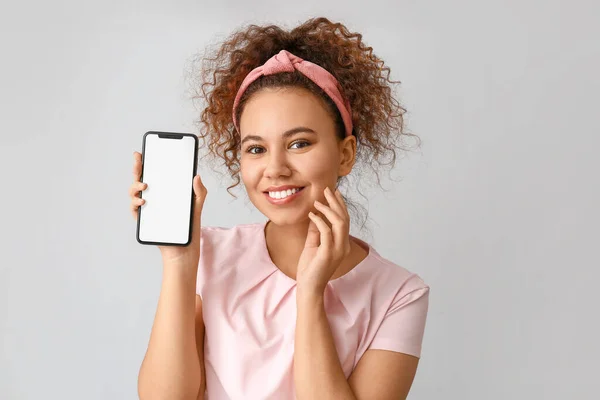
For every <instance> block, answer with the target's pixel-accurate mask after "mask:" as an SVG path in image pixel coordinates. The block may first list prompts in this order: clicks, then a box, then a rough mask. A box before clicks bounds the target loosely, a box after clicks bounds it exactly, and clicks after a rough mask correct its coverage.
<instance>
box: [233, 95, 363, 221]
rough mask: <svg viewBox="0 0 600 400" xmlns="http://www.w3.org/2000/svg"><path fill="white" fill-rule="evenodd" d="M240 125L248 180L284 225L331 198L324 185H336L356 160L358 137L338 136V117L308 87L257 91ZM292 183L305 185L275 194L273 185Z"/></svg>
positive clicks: (251, 191) (255, 197)
mask: <svg viewBox="0 0 600 400" xmlns="http://www.w3.org/2000/svg"><path fill="white" fill-rule="evenodd" d="M239 126H240V131H241V149H240V155H241V156H240V176H241V179H242V182H243V184H244V186H245V188H246V191H247V193H248V197H249V198H250V200H251V201H252V203H253V204H254V205H255V206H256V208H258V209H259V211H261V212H262V213H263V214H264V215H265V216H267V217H268V218H269V219H270V220H272V221H273V222H274V223H276V224H278V225H286V224H295V223H299V222H302V221H307V220H308V212H309V211H313V212H317V211H316V209H315V208H314V201H315V200H319V201H320V202H321V203H324V204H327V201H326V200H325V196H324V194H323V191H324V190H325V188H326V187H330V188H331V189H332V190H335V186H336V181H337V179H338V177H339V176H343V175H347V174H348V173H349V172H350V170H351V168H352V165H353V163H354V155H355V149H356V141H355V138H354V137H353V136H352V137H347V138H346V139H345V140H343V141H340V140H339V139H338V138H336V133H335V125H334V120H333V118H332V117H331V115H330V114H329V113H328V111H327V109H326V108H325V105H324V104H323V102H322V101H321V99H319V98H318V97H317V96H315V95H313V94H312V93H310V92H309V91H308V90H304V89H298V88H286V89H263V90H261V91H260V92H257V93H255V94H254V95H253V96H252V97H251V98H250V99H249V100H248V102H247V103H246V105H245V107H244V110H243V112H242V115H241V117H240V125H239ZM286 186H287V187H292V188H301V190H300V191H298V192H296V193H294V192H295V190H293V189H290V190H286V191H285V193H283V192H282V191H277V190H274V191H275V192H278V193H273V191H272V192H271V193H270V194H269V188H272V189H273V188H275V189H276V188H282V187H283V189H286V188H285V187H286ZM290 194H291V195H290ZM286 196H289V197H286ZM272 197H274V198H272Z"/></svg>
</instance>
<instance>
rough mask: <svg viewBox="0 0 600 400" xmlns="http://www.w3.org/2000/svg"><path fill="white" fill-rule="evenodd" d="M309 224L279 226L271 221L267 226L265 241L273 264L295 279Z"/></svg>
mask: <svg viewBox="0 0 600 400" xmlns="http://www.w3.org/2000/svg"><path fill="white" fill-rule="evenodd" d="M309 222H310V220H307V221H305V222H302V223H298V224H293V225H277V224H275V223H274V222H273V221H270V220H269V221H268V222H267V225H266V226H265V240H266V242H267V249H268V250H269V255H270V256H271V259H272V260H273V263H275V265H277V267H278V268H279V269H281V270H282V271H283V272H284V273H285V274H286V275H288V276H290V277H291V278H293V279H295V278H296V270H297V267H298V260H299V259H300V254H301V253H302V250H303V249H304V244H305V242H306V235H307V233H308V225H309Z"/></svg>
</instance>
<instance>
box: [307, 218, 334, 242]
mask: <svg viewBox="0 0 600 400" xmlns="http://www.w3.org/2000/svg"><path fill="white" fill-rule="evenodd" d="M308 217H309V218H310V219H311V220H312V221H313V222H314V223H315V225H316V226H317V229H319V233H320V239H321V246H323V248H324V249H325V250H328V251H331V249H332V246H333V238H332V235H331V228H329V226H327V224H326V223H325V221H323V219H322V218H321V217H319V216H318V215H316V214H313V213H312V212H309V213H308Z"/></svg>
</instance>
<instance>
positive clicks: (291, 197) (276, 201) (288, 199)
mask: <svg viewBox="0 0 600 400" xmlns="http://www.w3.org/2000/svg"><path fill="white" fill-rule="evenodd" d="M291 188H292V187H290V189H291ZM296 188H298V187H296ZM299 189H300V190H298V191H297V192H296V193H294V194H291V195H289V196H287V197H285V198H283V199H275V198H273V197H271V196H269V192H265V193H264V195H265V196H266V197H267V200H268V201H269V202H270V203H271V204H275V205H282V204H288V203H290V202H292V201H294V200H295V199H296V198H298V196H300V195H301V194H302V192H303V191H304V188H303V187H300V188H299Z"/></svg>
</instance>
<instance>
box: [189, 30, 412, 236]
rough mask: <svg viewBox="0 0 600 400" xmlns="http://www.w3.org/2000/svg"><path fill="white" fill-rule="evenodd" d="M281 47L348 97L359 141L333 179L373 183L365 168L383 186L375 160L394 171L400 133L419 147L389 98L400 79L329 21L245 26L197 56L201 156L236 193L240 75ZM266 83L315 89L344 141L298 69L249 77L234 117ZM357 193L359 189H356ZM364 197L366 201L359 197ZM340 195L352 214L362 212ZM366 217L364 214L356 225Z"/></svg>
mask: <svg viewBox="0 0 600 400" xmlns="http://www.w3.org/2000/svg"><path fill="white" fill-rule="evenodd" d="M281 50H287V51H289V52H290V53H292V54H295V55H297V56H298V57H300V58H302V59H305V60H307V61H311V62H313V63H315V64H318V65H320V66H322V67H323V68H325V69H326V70H328V71H329V72H330V73H331V74H332V75H333V76H335V77H336V79H337V80H338V81H339V82H340V85H341V87H342V93H343V95H344V96H345V97H346V98H347V99H348V100H349V102H350V105H351V108H352V123H353V126H354V128H353V135H354V136H355V137H356V141H357V150H356V151H357V154H356V164H355V166H354V168H353V173H351V174H350V175H349V176H347V177H341V178H340V179H339V181H338V184H343V183H345V182H344V181H345V180H348V179H349V178H354V179H355V180H356V182H357V184H358V183H360V184H368V183H372V182H373V181H374V180H371V179H365V176H364V173H365V167H366V168H369V169H370V170H371V171H372V172H374V174H375V177H376V181H377V183H378V184H379V185H380V186H381V184H380V179H379V174H378V168H377V167H376V165H377V166H380V167H381V166H388V167H389V168H390V169H391V168H393V166H394V164H395V161H396V157H397V151H398V150H409V148H407V147H404V146H403V144H404V140H403V139H404V137H414V138H416V139H417V146H420V139H419V138H418V137H417V136H416V135H414V134H412V133H408V132H406V131H405V129H404V114H405V113H406V110H405V109H404V108H403V107H402V106H401V105H400V103H399V102H398V101H397V100H396V99H395V98H394V95H393V91H392V85H394V84H399V83H400V81H392V80H390V79H389V75H390V68H389V67H387V66H384V62H383V61H382V60H381V59H380V58H379V57H377V56H376V55H374V54H373V48H372V47H369V46H366V45H365V44H364V43H363V41H362V35H361V34H360V33H352V32H350V31H349V30H348V29H347V28H346V27H345V26H344V25H343V24H341V23H334V22H331V21H330V20H328V19H327V18H311V19H309V20H307V21H306V22H304V23H302V24H301V25H299V26H297V27H295V28H293V29H291V30H285V29H283V28H281V27H279V26H277V25H265V26H258V25H254V24H252V25H248V26H244V27H242V28H240V29H238V30H236V31H235V32H233V33H232V34H231V35H230V36H229V37H227V38H226V39H225V40H224V41H223V42H222V43H220V45H218V46H217V48H216V49H210V48H208V49H207V50H206V51H205V53H204V54H203V55H197V56H196V57H195V58H194V59H193V60H192V68H191V70H190V73H189V78H191V79H192V85H191V90H192V100H193V101H196V100H201V101H202V106H201V109H202V107H203V109H202V112H201V114H200V119H199V120H197V121H194V122H195V124H196V125H197V126H198V128H199V129H198V130H199V134H198V137H199V138H201V139H202V142H203V143H202V145H201V147H206V143H207V142H208V147H207V150H208V152H207V154H206V155H211V156H212V159H213V160H214V161H216V160H220V161H221V162H222V164H224V165H225V166H226V167H227V170H228V172H229V175H230V176H231V178H232V179H233V181H234V183H233V184H232V185H230V186H229V187H228V188H227V191H228V192H229V193H230V194H231V195H232V196H233V197H236V196H235V195H233V194H232V193H231V192H230V189H232V188H234V187H236V186H237V185H239V183H240V176H239V172H240V163H239V157H240V154H239V151H240V135H239V133H238V132H237V130H236V129H235V127H234V124H233V119H232V109H233V102H234V99H235V96H236V94H237V91H238V88H239V87H240V85H241V83H242V81H243V80H244V78H245V77H246V75H247V74H248V73H249V72H250V71H251V70H252V69H254V68H256V67H258V66H260V65H262V64H264V63H265V62H266V61H267V60H268V59H269V58H271V57H272V56H274V55H275V54H277V53H279V52H280V51H281ZM265 87H301V88H304V89H307V90H309V91H311V92H312V93H314V94H316V95H317V96H318V97H319V98H321V99H322V100H323V102H324V104H325V105H326V106H327V109H328V110H329V113H330V114H331V116H332V117H333V119H334V121H335V124H336V127H337V132H338V137H339V140H342V139H343V138H344V136H345V135H344V125H343V121H342V119H341V115H340V113H339V111H338V109H337V108H336V106H335V104H334V103H333V101H332V100H331V99H330V98H329V97H328V96H327V95H326V94H325V92H324V91H323V90H322V89H321V88H319V87H318V86H317V85H315V84H314V83H313V82H312V81H311V80H310V79H307V78H306V77H305V76H303V75H302V74H300V73H299V72H298V71H295V72H286V73H279V74H275V75H269V76H262V77H261V78H259V79H258V80H256V81H254V82H253V83H252V84H251V85H250V86H249V87H248V89H247V90H246V91H245V92H244V95H243V96H242V98H241V101H240V105H239V107H238V109H237V112H236V119H237V120H238V121H239V117H240V115H241V113H242V112H243V109H244V104H245V103H246V102H247V101H248V99H249V98H250V97H251V96H252V94H253V93H256V92H257V91H259V90H261V89H262V88H265ZM352 175H354V177H353V176H352ZM344 178H346V179H344ZM357 186H358V185H357ZM340 190H342V188H341V187H340ZM356 191H357V193H360V189H359V188H357V190H356ZM361 195H362V193H361ZM363 198H365V199H366V197H365V196H364V195H363ZM345 200H346V202H347V204H348V206H349V208H350V211H351V212H352V211H355V210H356V209H357V208H363V209H364V207H361V206H358V205H356V204H354V203H352V202H351V201H349V200H348V199H346V198H345ZM354 214H356V215H357V216H359V215H358V213H354ZM365 220H366V218H363V224H361V227H364V224H365Z"/></svg>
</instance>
